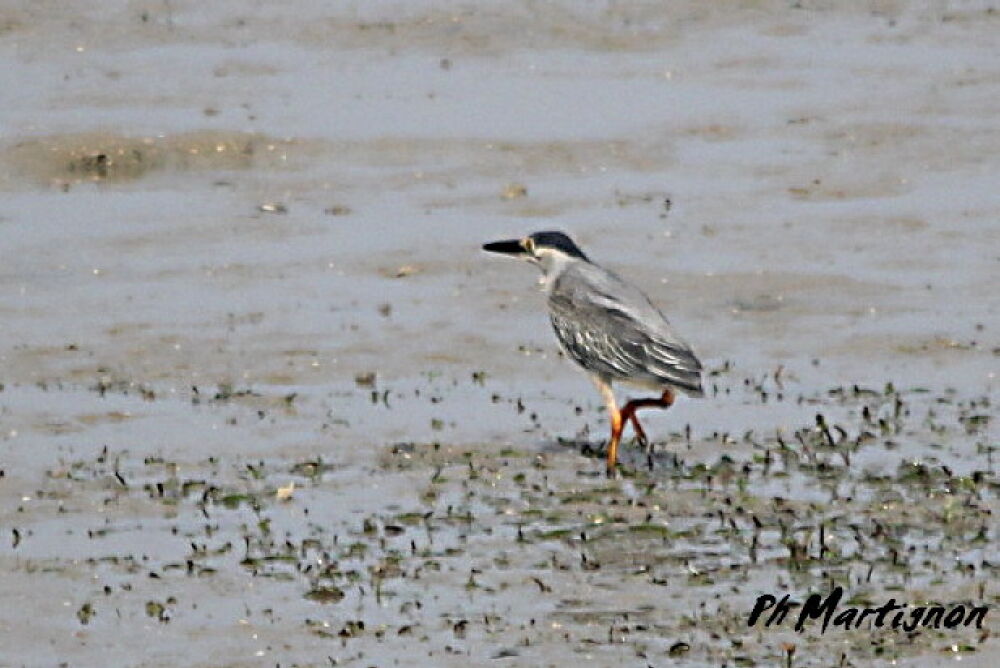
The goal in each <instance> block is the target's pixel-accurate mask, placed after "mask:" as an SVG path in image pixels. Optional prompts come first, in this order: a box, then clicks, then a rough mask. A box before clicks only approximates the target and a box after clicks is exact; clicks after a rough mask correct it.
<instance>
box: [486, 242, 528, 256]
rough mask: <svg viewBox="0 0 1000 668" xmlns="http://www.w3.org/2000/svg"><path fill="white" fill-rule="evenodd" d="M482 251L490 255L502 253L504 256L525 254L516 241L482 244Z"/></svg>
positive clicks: (519, 243)
mask: <svg viewBox="0 0 1000 668" xmlns="http://www.w3.org/2000/svg"><path fill="white" fill-rule="evenodd" d="M483 250H484V251H489V252H491V253H503V254H504V255H524V254H525V253H526V252H527V251H526V250H524V246H522V245H521V242H520V241H519V240H517V239H508V240H506V241H493V242H490V243H488V244H483Z"/></svg>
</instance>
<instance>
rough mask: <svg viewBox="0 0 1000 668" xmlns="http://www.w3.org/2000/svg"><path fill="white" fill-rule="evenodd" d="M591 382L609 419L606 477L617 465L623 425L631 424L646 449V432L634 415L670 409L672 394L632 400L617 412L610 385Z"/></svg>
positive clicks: (669, 392)
mask: <svg viewBox="0 0 1000 668" xmlns="http://www.w3.org/2000/svg"><path fill="white" fill-rule="evenodd" d="M593 380H594V384H595V385H597V389H598V390H599V391H600V392H601V396H602V397H603V398H604V403H605V405H606V406H607V407H608V414H609V417H610V418H611V439H610V440H609V441H608V475H611V474H613V473H614V471H615V466H617V464H618V444H619V443H620V442H621V440H622V431H623V430H624V429H625V425H626V424H627V423H629V422H631V423H632V428H633V429H634V430H635V436H636V439H637V440H638V441H639V443H641V444H642V445H643V446H645V447H647V449H648V447H649V441H648V439H647V438H646V432H645V431H644V430H643V428H642V425H640V424H639V418H638V417H636V414H635V413H636V411H637V410H639V409H640V408H670V407H671V406H672V405H673V403H674V393H673V391H672V390H669V389H668V390H664V391H663V394H662V395H661V396H660V397H659V398H658V399H633V400H632V401H630V402H628V403H627V404H625V405H624V406H623V407H622V409H621V410H618V403H617V402H616V401H615V395H614V392H612V391H611V384H610V383H607V382H605V381H604V380H602V379H601V378H597V377H595V378H594V379H593Z"/></svg>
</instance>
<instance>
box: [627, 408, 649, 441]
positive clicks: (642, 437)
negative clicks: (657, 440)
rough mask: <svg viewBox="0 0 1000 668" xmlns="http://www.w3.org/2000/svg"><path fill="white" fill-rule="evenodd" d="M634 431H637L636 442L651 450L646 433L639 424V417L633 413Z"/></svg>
mask: <svg viewBox="0 0 1000 668" xmlns="http://www.w3.org/2000/svg"><path fill="white" fill-rule="evenodd" d="M631 422H632V430H633V431H635V440H637V441H639V445H641V446H642V447H644V448H646V449H647V450H649V439H647V438H646V431H645V430H644V429H643V428H642V425H641V424H639V417H638V416H637V415H636V414H635V412H634V411H633V412H632V419H631Z"/></svg>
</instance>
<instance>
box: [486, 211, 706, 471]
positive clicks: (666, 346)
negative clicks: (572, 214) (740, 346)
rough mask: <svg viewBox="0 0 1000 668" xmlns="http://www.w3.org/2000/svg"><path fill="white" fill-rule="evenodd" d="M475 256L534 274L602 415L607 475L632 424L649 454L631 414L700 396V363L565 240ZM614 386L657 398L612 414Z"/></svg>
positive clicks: (645, 301)
mask: <svg viewBox="0 0 1000 668" xmlns="http://www.w3.org/2000/svg"><path fill="white" fill-rule="evenodd" d="M482 248H483V250H484V251H488V252H491V253H499V254H502V255H506V256H509V257H514V258H520V259H523V260H527V261H528V262H530V263H531V264H534V265H535V266H536V267H538V268H539V269H540V270H541V272H542V276H541V278H540V279H539V283H540V285H541V288H542V292H543V293H544V294H545V295H546V297H547V303H548V310H549V319H550V320H551V322H552V328H553V329H554V330H555V334H556V338H557V339H558V341H559V346H560V348H561V349H562V351H563V352H564V353H565V355H566V356H567V357H569V358H570V359H572V360H573V361H575V362H576V363H577V364H578V365H580V366H581V367H583V369H584V371H586V372H587V374H588V375H589V376H590V378H591V380H592V381H593V383H594V385H596V386H597V389H598V391H599V392H600V393H601V397H602V399H603V400H604V404H605V406H606V407H607V410H608V415H609V418H610V421H611V436H610V438H609V440H608V446H607V472H608V475H613V474H614V473H615V471H616V470H617V457H618V445H619V443H620V442H621V437H622V431H623V430H624V428H625V424H626V423H631V425H632V429H633V431H634V432H635V436H636V440H637V441H639V443H640V444H641V445H643V446H645V447H647V448H649V441H648V439H647V438H646V432H645V431H644V430H643V428H642V425H641V424H639V419H638V418H637V417H636V411H637V410H639V409H640V408H662V409H667V408H669V407H670V406H671V405H673V403H674V400H675V398H676V396H677V393H678V392H681V393H684V394H686V395H688V396H691V397H703V396H704V389H703V387H702V365H701V362H700V361H699V360H698V357H697V356H696V355H695V353H694V351H693V350H692V349H691V346H690V345H688V344H687V342H686V341H684V339H682V338H681V337H680V336H679V335H678V334H677V333H676V332H675V331H674V329H673V327H671V325H670V323H669V322H668V321H667V318H666V317H665V316H664V315H663V313H662V312H661V311H660V310H659V309H658V308H656V306H654V305H653V302H652V301H651V300H650V299H649V297H647V296H646V294H645V293H644V292H642V290H640V289H639V288H637V287H635V286H634V285H632V284H631V283H628V282H627V281H625V280H624V279H623V278H621V277H619V276H618V275H617V274H615V273H614V272H611V271H609V270H608V269H605V268H604V267H602V266H600V265H599V264H597V263H596V262H593V261H592V260H591V259H590V258H589V257H587V255H585V254H584V252H583V251H582V250H580V247H579V246H577V245H576V243H574V241H573V240H572V239H570V237H569V236H567V235H566V234H565V233H563V232H559V231H549V232H535V233H534V234H531V235H529V236H527V237H524V238H523V239H507V240H504V241H493V242H490V243H486V244H483V247H482ZM613 383H622V384H625V385H630V386H636V387H640V388H644V389H647V390H653V391H655V392H657V393H658V396H656V397H653V398H643V399H632V400H631V401H628V402H626V404H625V405H624V406H623V407H622V408H621V409H619V408H618V403H617V402H616V400H615V394H614V391H613V389H612V385H613Z"/></svg>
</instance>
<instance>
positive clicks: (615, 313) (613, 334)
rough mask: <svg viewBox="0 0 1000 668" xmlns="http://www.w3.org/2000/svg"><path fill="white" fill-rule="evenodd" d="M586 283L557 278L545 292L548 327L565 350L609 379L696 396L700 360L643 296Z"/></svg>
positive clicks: (699, 380)
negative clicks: (675, 389)
mask: <svg viewBox="0 0 1000 668" xmlns="http://www.w3.org/2000/svg"><path fill="white" fill-rule="evenodd" d="M591 266H593V265H591ZM601 271H603V270H601ZM605 273H606V274H607V272H605ZM607 276H609V277H610V280H615V281H620V279H617V277H615V276H614V275H613V274H607ZM585 278H586V277H585ZM592 283H593V281H590V282H589V283H583V282H581V281H579V280H576V281H572V282H571V285H566V282H564V281H558V282H557V283H556V284H555V285H554V286H553V289H552V291H551V292H550V293H549V311H550V316H551V320H552V327H553V329H554V330H555V333H556V337H557V338H558V339H559V342H560V344H561V346H562V348H563V350H564V351H565V352H566V354H567V355H568V356H569V357H571V358H572V359H573V360H575V361H576V362H577V363H578V364H580V365H581V366H583V367H584V368H585V369H588V370H589V371H591V372H594V373H597V374H600V375H602V376H605V377H608V378H610V379H613V380H625V381H631V382H637V383H641V384H653V385H656V384H659V385H670V386H674V387H678V388H680V389H681V390H684V391H685V392H687V393H689V394H692V395H696V396H697V395H701V394H702V387H701V369H702V367H701V363H700V362H699V361H698V358H697V357H696V356H695V354H694V352H693V351H692V350H691V348H690V346H688V345H687V344H686V343H685V342H684V341H683V340H682V339H680V338H679V337H678V336H677V335H676V334H675V333H674V332H673V330H672V329H671V327H670V324H669V323H668V322H667V320H666V318H664V317H663V315H662V314H661V313H660V312H659V311H658V310H656V308H655V307H653V305H652V304H651V303H650V302H649V300H648V299H647V298H646V297H645V295H643V294H642V293H641V292H639V291H638V290H637V289H635V288H632V287H631V286H628V285H627V284H623V285H624V287H625V288H627V289H619V290H614V289H613V288H615V287H617V286H615V285H610V286H608V287H610V288H612V289H606V290H605V289H600V288H602V287H605V286H596V287H595V286H594V285H593V284H592ZM619 294H620V295H621V296H618V295H619Z"/></svg>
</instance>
